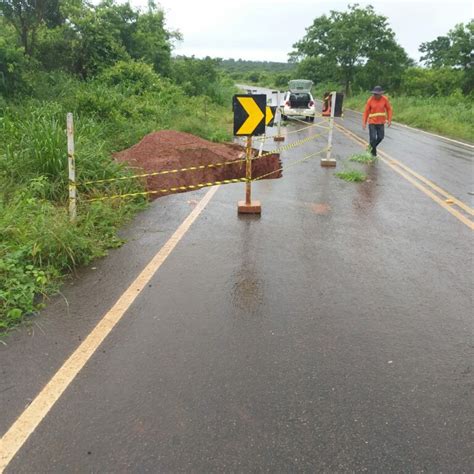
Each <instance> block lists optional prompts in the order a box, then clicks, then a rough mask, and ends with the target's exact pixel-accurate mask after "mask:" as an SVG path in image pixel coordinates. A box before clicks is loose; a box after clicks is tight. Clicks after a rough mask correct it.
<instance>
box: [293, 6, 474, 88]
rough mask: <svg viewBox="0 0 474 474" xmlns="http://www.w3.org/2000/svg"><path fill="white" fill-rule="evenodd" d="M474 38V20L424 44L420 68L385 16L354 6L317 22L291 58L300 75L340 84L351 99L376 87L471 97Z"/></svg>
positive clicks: (421, 49) (298, 43)
mask: <svg viewBox="0 0 474 474" xmlns="http://www.w3.org/2000/svg"><path fill="white" fill-rule="evenodd" d="M473 34H474V21H472V20H470V21H468V22H466V23H465V24H458V25H456V26H455V27H454V28H453V29H452V30H450V31H449V32H448V33H447V34H446V35H445V36H439V37H437V38H436V39H434V40H432V41H427V42H424V43H422V44H421V45H420V47H419V51H420V53H422V56H421V61H422V63H423V64H424V66H425V67H420V66H417V65H416V63H415V61H414V60H413V59H411V58H410V57H409V56H408V54H407V53H406V51H405V50H404V49H403V48H402V46H400V45H399V44H398V42H397V40H396V37H395V33H394V31H393V30H392V29H391V28H390V25H389V22H388V19H387V18H386V17H385V16H383V15H380V14H378V13H376V11H375V9H374V8H373V7H372V6H367V7H365V8H362V7H360V6H359V5H357V4H356V5H349V6H348V8H347V10H345V11H334V10H333V11H331V12H330V13H329V14H328V15H322V16H320V17H318V18H316V19H315V20H314V21H313V23H312V25H310V26H309V27H308V28H307V29H306V34H305V36H304V37H303V38H302V39H301V40H300V41H298V42H296V43H295V44H294V45H293V51H292V52H291V53H290V55H289V57H290V61H291V62H293V63H295V64H296V66H297V68H296V75H297V76H300V77H305V78H308V79H311V80H313V81H314V82H315V83H316V84H318V83H335V84H338V85H340V86H341V87H342V88H343V89H344V91H345V92H346V94H348V95H350V94H351V92H358V91H362V90H365V91H366V90H369V89H370V88H372V87H373V86H374V85H375V84H381V85H382V86H383V87H384V88H386V89H387V90H390V91H392V92H403V93H409V94H412V95H448V94H450V93H451V92H456V91H458V92H462V93H463V94H465V95H468V94H471V93H472V90H473V85H474V71H473V67H472V53H471V52H472V50H473V40H472V38H473Z"/></svg>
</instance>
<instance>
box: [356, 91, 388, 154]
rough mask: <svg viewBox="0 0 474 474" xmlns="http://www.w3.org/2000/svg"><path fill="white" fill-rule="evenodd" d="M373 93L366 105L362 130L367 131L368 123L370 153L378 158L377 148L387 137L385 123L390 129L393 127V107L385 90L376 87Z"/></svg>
mask: <svg viewBox="0 0 474 474" xmlns="http://www.w3.org/2000/svg"><path fill="white" fill-rule="evenodd" d="M371 92H372V94H373V95H372V97H370V98H369V100H368V101H367V104H365V110H364V115H363V116H362V128H363V129H364V130H365V128H366V127H367V121H368V122H369V141H370V152H371V153H372V156H377V146H378V145H379V144H380V142H381V141H382V140H383V138H384V136H385V127H384V125H385V122H387V123H388V126H389V127H390V125H392V106H391V105H390V101H389V100H388V98H387V97H385V96H384V95H383V93H384V90H383V89H382V87H381V86H375V87H374V89H373V90H372V91H371Z"/></svg>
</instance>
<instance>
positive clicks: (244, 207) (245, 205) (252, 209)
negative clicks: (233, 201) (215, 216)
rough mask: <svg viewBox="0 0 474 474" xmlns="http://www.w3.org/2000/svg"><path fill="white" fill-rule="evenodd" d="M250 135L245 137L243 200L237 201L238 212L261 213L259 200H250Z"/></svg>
mask: <svg viewBox="0 0 474 474" xmlns="http://www.w3.org/2000/svg"><path fill="white" fill-rule="evenodd" d="M252 155H253V152H252V137H250V136H249V137H247V146H246V150H245V178H246V182H245V201H239V204H238V208H237V210H238V213H239V214H261V213H262V206H261V204H260V201H252Z"/></svg>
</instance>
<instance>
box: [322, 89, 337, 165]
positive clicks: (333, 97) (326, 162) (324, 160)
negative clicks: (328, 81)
mask: <svg viewBox="0 0 474 474" xmlns="http://www.w3.org/2000/svg"><path fill="white" fill-rule="evenodd" d="M335 109H336V91H333V92H331V116H330V117H329V133H328V149H327V152H326V158H322V159H321V166H327V167H335V166H336V160H335V159H334V158H331V152H332V132H333V129H334V110H335Z"/></svg>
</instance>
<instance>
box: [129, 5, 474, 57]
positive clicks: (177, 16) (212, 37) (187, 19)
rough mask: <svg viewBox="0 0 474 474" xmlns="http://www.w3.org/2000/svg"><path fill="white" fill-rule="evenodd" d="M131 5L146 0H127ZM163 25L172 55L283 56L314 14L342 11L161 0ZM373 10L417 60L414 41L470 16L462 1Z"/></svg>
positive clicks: (340, 7) (319, 7)
mask: <svg viewBox="0 0 474 474" xmlns="http://www.w3.org/2000/svg"><path fill="white" fill-rule="evenodd" d="M131 3H132V4H133V5H135V6H143V5H146V0H131ZM158 3H159V4H160V5H161V6H162V8H163V9H164V11H165V13H166V18H167V24H168V28H170V29H173V30H179V31H180V32H181V33H182V35H183V41H182V42H180V43H178V44H177V46H176V49H175V54H185V55H188V56H191V55H195V56H196V57H204V56H212V57H221V58H235V59H238V58H242V59H254V60H267V61H286V60H287V54H288V53H289V52H290V51H291V49H292V45H293V44H294V43H295V42H296V41H298V40H299V39H301V38H302V37H303V36H304V34H305V28H306V27H308V26H310V25H311V23H312V21H313V19H314V18H316V17H318V16H320V15H322V14H324V13H328V12H329V11H330V10H345V9H346V7H347V4H348V3H356V2H355V1H352V2H350V1H339V0H239V1H237V2H233V1H226V0H220V1H217V0H199V1H197V0H161V1H159V2H158ZM357 3H359V4H360V5H361V6H365V5H368V4H371V5H373V6H374V7H375V9H376V11H377V12H378V13H381V14H383V15H385V16H386V17H388V18H389V22H390V25H391V27H392V29H393V30H394V31H395V33H396V36H397V39H398V42H399V43H400V44H401V45H402V46H403V47H404V48H405V49H406V51H407V52H408V53H409V55H410V56H411V57H412V58H414V59H416V60H418V59H419V53H418V46H419V45H420V43H422V42H423V41H431V40H432V39H434V38H436V37H437V36H439V35H443V34H446V32H447V31H448V30H449V29H451V28H452V27H453V26H454V25H455V24H456V23H461V22H466V21H468V20H469V19H470V18H472V17H473V16H474V11H473V6H472V5H474V3H473V2H471V1H466V0H447V1H439V0H396V1H394V0H375V1H372V2H365V1H359V2H357Z"/></svg>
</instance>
